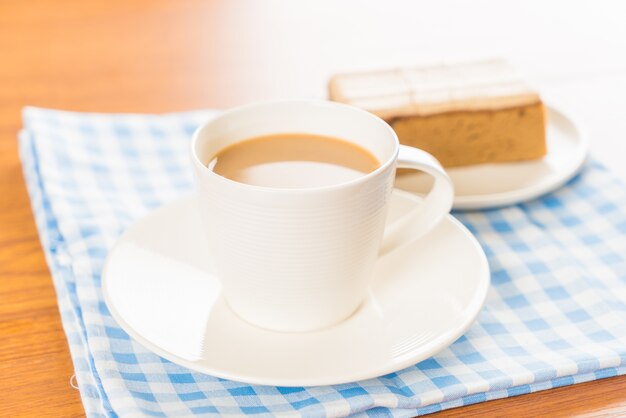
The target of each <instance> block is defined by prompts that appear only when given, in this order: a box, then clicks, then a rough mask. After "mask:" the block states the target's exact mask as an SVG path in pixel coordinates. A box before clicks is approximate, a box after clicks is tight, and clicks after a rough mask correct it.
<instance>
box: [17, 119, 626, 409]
mask: <svg viewBox="0 0 626 418" xmlns="http://www.w3.org/2000/svg"><path fill="white" fill-rule="evenodd" d="M211 114H212V113H211V112H190V113H179V114H167V115H158V116H157V115H122V114H120V115H104V114H82V113H70V112H61V111H53V110H44V109H36V108H27V109H26V110H25V111H24V124H25V129H24V130H23V132H22V133H21V135H20V150H21V157H22V163H23V167H24V173H25V176H26V181H27V183H28V190H29V192H30V196H31V201H32V206H33V211H34V213H35V218H36V221H37V226H38V228H39V234H40V237H41V241H42V244H43V248H44V250H45V254H46V257H47V260H48V264H49V266H50V269H51V272H52V277H53V280H54V284H55V287H56V292H57V297H58V303H59V309H60V311H61V316H62V319H63V326H64V328H65V332H66V334H67V338H68V341H69V345H70V350H71V354H72V359H73V361H74V367H75V370H76V376H77V380H78V384H79V387H80V393H81V396H82V399H83V403H84V405H85V409H86V411H87V414H88V415H89V416H92V417H95V416H124V417H126V416H146V415H147V416H195V415H205V414H220V415H240V414H250V415H258V416H263V415H276V414H286V415H295V416H298V415H306V416H345V415H348V414H358V415H372V416H387V415H390V416H400V417H403V416H412V415H415V414H420V415H421V414H427V413H430V412H434V411H439V410H442V409H446V408H453V407H457V406H461V405H468V404H473V403H476V402H483V401H486V400H490V399H496V398H503V397H508V396H515V395H520V394H524V393H529V392H534V391H538V390H543V389H549V388H554V387H557V386H565V385H571V384H574V383H578V382H584V381H588V380H594V379H600V378H604V377H609V376H615V375H619V374H623V373H624V372H626V187H624V185H623V184H622V183H621V182H620V181H618V180H617V179H616V178H615V177H614V176H612V175H611V174H610V173H608V172H607V171H606V170H605V169H604V168H603V167H602V166H601V165H599V164H597V163H589V164H587V166H586V167H585V168H584V170H583V171H582V173H581V174H580V175H579V176H577V177H576V178H575V179H574V180H572V181H571V182H570V183H569V184H568V185H567V186H565V187H563V188H561V189H560V190H558V191H556V192H554V193H552V194H549V195H547V196H544V197H543V198H540V199H537V200H534V201H532V202H528V203H525V204H520V205H516V206H512V207H508V208H505V209H498V210H489V211H484V212H468V213H457V214H456V216H457V217H458V218H459V219H460V220H461V221H462V222H463V223H464V224H465V225H466V226H467V227H468V228H469V229H470V230H471V231H472V232H473V233H474V234H475V235H476V236H477V237H478V239H479V240H480V242H481V244H482V246H483V248H484V249H485V252H486V253H487V256H488V258H489V264H490V267H491V271H492V287H491V289H490V292H489V295H488V299H487V303H486V306H485V308H484V309H483V311H482V312H481V314H480V315H479V317H478V320H477V321H476V323H475V324H474V325H473V326H472V327H471V328H470V329H469V330H468V332H467V333H466V334H465V335H464V336H463V337H461V338H459V339H458V340H457V341H456V342H455V343H454V344H452V345H451V346H450V347H449V348H447V349H445V350H444V351H442V352H441V353H439V354H437V355H436V356H434V357H432V358H430V359H428V360H425V361H422V362H421V363H419V364H416V365H414V366H411V367H409V368H406V369H404V370H400V371H398V372H396V373H391V374H388V375H386V376H382V377H380V378H376V379H370V380H366V381H361V382H355V383H350V384H343V385H336V386H326V387H308V388H285V387H269V386H256V385H247V384H243V383H238V382H232V381H228V380H223V379H218V378H215V377H212V376H207V375H203V374H200V373H196V372H192V371H190V370H188V369H186V368H184V367H181V366H178V365H176V364H174V363H171V362H169V361H167V360H165V359H163V358H161V357H159V356H157V355H156V354H153V353H151V352H150V351H148V350H147V349H145V348H143V347H142V346H141V345H139V344H138V343H136V342H135V341H133V340H132V339H131V338H129V336H128V335H127V334H126V333H125V332H124V331H122V329H121V328H120V327H119V326H118V325H117V323H116V322H115V321H114V320H113V318H112V317H111V315H110V314H109V312H108V311H107V308H106V306H105V304H104V302H103V300H102V293H101V291H100V273H101V270H102V264H103V262H104V259H105V256H106V254H107V251H108V250H109V248H111V246H112V245H113V244H114V242H115V241H116V239H117V238H118V237H119V235H120V234H121V233H122V231H124V229H125V228H127V227H128V226H129V225H130V224H132V223H133V222H134V221H135V220H137V219H139V218H140V217H142V216H143V215H145V214H146V213H148V212H149V211H151V210H152V209H154V208H156V207H158V206H160V205H162V204H164V203H166V202H169V201H172V200H174V199H176V198H178V197H179V196H181V195H183V194H185V193H188V192H190V191H191V190H192V179H191V175H190V169H189V161H188V154H187V153H188V149H187V148H188V145H189V139H190V136H191V134H192V132H193V131H194V129H195V128H196V126H198V124H199V123H201V122H202V121H204V120H206V119H207V118H208V117H210V116H211ZM68 390H70V389H69V383H68Z"/></svg>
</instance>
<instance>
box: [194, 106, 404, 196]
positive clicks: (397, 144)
mask: <svg viewBox="0 0 626 418" xmlns="http://www.w3.org/2000/svg"><path fill="white" fill-rule="evenodd" d="M278 104H294V105H312V106H323V107H328V108H338V109H347V110H349V111H351V112H355V113H359V114H361V115H362V116H366V117H368V118H371V119H373V120H374V121H376V123H379V124H381V125H382V127H383V128H384V129H385V130H387V131H388V133H389V134H390V138H391V140H392V141H393V142H394V144H393V146H394V149H393V151H392V153H391V156H390V157H389V158H388V159H387V160H386V161H385V162H383V163H381V165H380V166H379V167H378V168H377V169H376V170H374V171H372V172H369V173H367V174H365V175H363V176H359V177H357V178H356V179H353V180H350V181H346V182H343V183H337V184H331V185H328V186H318V187H302V188H280V187H268V186H258V185H253V184H247V183H241V182H238V181H235V180H231V179H229V178H226V177H223V176H220V175H219V174H217V173H215V172H214V171H213V170H210V169H209V168H208V167H207V166H206V165H205V164H204V163H203V162H202V161H201V160H200V158H199V157H198V155H197V153H196V148H197V147H196V146H197V144H198V142H199V141H200V134H201V133H202V131H204V130H205V129H207V128H208V127H209V126H210V125H211V124H213V123H216V122H217V121H218V120H219V119H221V118H223V117H227V116H229V115H231V114H233V113H237V112H241V111H246V110H252V109H254V108H259V107H265V106H272V105H278ZM399 151H400V141H399V140H398V136H397V135H396V132H395V131H394V130H393V128H392V127H391V126H390V125H389V124H388V123H387V122H385V121H384V120H383V119H381V118H380V117H379V116H377V115H375V114H373V113H370V112H368V111H366V110H364V109H361V108H358V107H355V106H351V105H347V104H344V103H338V102H332V101H330V100H321V99H317V100H289V99H286V100H270V101H260V102H254V103H249V104H246V105H242V106H236V107H233V108H230V109H228V110H225V111H223V112H221V113H219V114H218V115H217V116H215V117H214V118H211V119H210V120H208V121H206V122H204V123H203V124H201V125H200V126H199V127H198V128H196V130H195V131H194V133H193V135H192V139H191V157H192V159H193V162H194V164H196V165H197V166H198V167H199V168H200V169H201V170H202V172H205V173H208V175H209V176H210V177H213V178H215V179H216V180H217V181H221V182H223V183H224V184H228V185H231V186H234V187H239V188H241V189H244V190H250V191H253V190H254V191H261V192H267V193H280V194H296V193H315V192H324V191H333V190H337V189H342V188H347V187H352V186H357V185H359V184H361V183H366V182H367V181H369V180H370V179H371V178H373V177H376V176H378V175H379V174H380V173H382V172H384V171H385V170H387V169H388V168H389V166H391V165H392V164H394V163H395V161H396V160H397V159H398V153H399Z"/></svg>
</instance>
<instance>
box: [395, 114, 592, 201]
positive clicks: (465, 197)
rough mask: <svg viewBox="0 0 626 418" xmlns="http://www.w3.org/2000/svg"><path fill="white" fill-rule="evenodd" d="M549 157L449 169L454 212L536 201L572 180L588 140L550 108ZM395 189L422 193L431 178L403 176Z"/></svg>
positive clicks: (547, 136) (397, 181)
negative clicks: (453, 194) (535, 199)
mask: <svg viewBox="0 0 626 418" xmlns="http://www.w3.org/2000/svg"><path fill="white" fill-rule="evenodd" d="M547 109H548V126H547V132H546V140H547V147H548V154H547V155H546V156H545V157H544V158H542V159H541V160H536V161H522V162H516V163H498V164H479V165H474V166H467V167H457V168H449V169H446V171H447V172H448V174H449V175H450V177H451V178H452V182H453V183H454V188H455V198H454V209H486V208H493V207H499V206H506V205H511V204H515V203H520V202H524V201H527V200H531V199H534V198H536V197H538V196H541V195H543V194H545V193H548V192H550V191H552V190H555V189H557V188H559V187H561V186H562V185H563V184H565V183H566V182H567V181H568V180H569V179H571V178H572V177H573V176H574V175H575V174H576V173H577V172H578V170H579V169H580V167H581V166H582V165H583V163H584V162H585V158H586V157H587V153H588V144H587V140H586V138H585V137H584V136H583V135H582V134H581V132H580V131H579V129H578V128H577V127H576V126H575V125H574V123H573V122H572V121H571V119H569V118H568V117H567V116H565V115H564V114H563V113H562V112H560V111H558V110H556V109H554V108H553V107H548V108H547ZM396 187H399V188H400V189H403V190H408V191H412V192H417V193H422V192H424V191H425V190H428V188H429V187H430V185H429V178H427V177H426V176H422V175H420V174H419V173H416V174H410V173H409V174H404V175H402V176H399V177H398V179H397V180H396Z"/></svg>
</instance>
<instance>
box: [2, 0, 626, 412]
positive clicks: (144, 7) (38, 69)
mask: <svg viewBox="0 0 626 418" xmlns="http://www.w3.org/2000/svg"><path fill="white" fill-rule="evenodd" d="M381 3H382V2H381ZM294 4H295V3H294V2H288V1H286V0H285V1H279V0H272V1H264V2H250V1H245V0H240V1H229V2H226V1H224V2H217V1H199V0H198V1H191V0H183V1H148V0H133V1H126V2H111V1H90V2H83V1H78V0H60V1H44V0H33V1H23V2H18V1H3V2H0V51H1V55H0V57H1V58H0V416H7V417H9V416H10V417H20V416H38V417H41V416H55V417H73V416H83V415H84V410H83V409H82V405H81V401H80V397H79V393H78V391H77V390H75V389H73V388H72V387H71V385H70V378H71V376H72V375H73V368H72V364H71V360H70V356H69V351H68V347H67V343H66V340H65V335H64V333H63V330H62V326H61V322H60V319H59V313H58V308H57V304H56V298H55V293H54V289H53V286H52V281H51V279H50V275H49V271H48V268H47V266H46V263H45V260H44V257H43V253H42V251H41V248H40V244H39V241H38V236H37V231H36V229H35V226H34V222H33V218H32V213H31V209H30V205H29V200H28V196H27V194H26V190H25V187H24V183H23V178H22V174H21V167H20V163H19V159H18V154H17V142H16V134H17V132H18V130H19V129H20V125H21V118H20V110H21V108H22V107H23V106H25V105H35V106H45V107H53V108H62V109H73V110H80V111H102V112H109V111H110V112H164V111H174V110H184V109H192V108H203V107H204V108H206V107H227V106H232V105H236V104H242V103H245V102H250V101H255V100H265V99H273V98H286V97H300V98H301V97H324V96H325V94H326V92H325V82H326V79H327V77H328V75H329V74H330V73H331V72H333V71H335V70H337V69H341V68H343V67H348V66H350V65H351V66H353V67H359V66H360V65H369V64H371V63H372V62H373V61H374V62H376V61H375V60H376V59H377V58H376V56H374V57H373V58H372V54H370V53H368V52H367V51H364V45H363V42H364V39H365V40H366V41H367V42H369V45H370V46H371V48H373V50H374V51H375V52H376V51H378V52H377V53H378V54H379V55H380V56H381V57H382V55H381V54H382V51H385V53H389V54H391V55H393V54H401V53H405V52H406V51H408V50H411V49H412V48H413V49H414V48H418V49H419V48H426V47H425V46H424V45H427V44H426V43H424V41H423V39H422V38H423V37H420V36H418V35H417V32H416V35H415V36H412V33H411V31H412V30H414V29H413V28H414V27H413V26H411V25H404V27H403V31H402V32H399V31H398V28H397V27H396V26H397V25H396V24H395V22H397V21H398V19H400V20H401V19H404V17H402V16H407V15H409V16H410V15H411V13H414V10H411V7H413V6H411V5H412V4H413V3H403V4H402V7H405V8H407V10H406V12H403V13H400V12H401V10H395V11H394V12H393V14H390V13H387V14H385V15H384V16H382V17H381V8H380V7H381V6H379V5H376V4H377V3H369V2H367V3H364V2H357V1H346V2H337V3H336V4H337V6H332V5H331V3H330V2H328V1H324V2H306V3H304V2H300V3H298V4H297V6H298V7H296V6H294ZM347 17H351V19H347ZM415 28H416V26H415ZM415 30H417V29H415ZM423 50H425V49H423ZM374 55H375V54H374ZM381 66H384V63H381ZM620 415H621V416H626V377H617V378H611V379H605V380H603V381H596V382H590V383H586V384H580V385H575V386H572V387H566V388H561V389H555V390H549V391H544V392H540V393H536V394H531V395H524V396H518V397H515V398H509V399H504V400H497V401H491V402H485V403H481V404H478V405H473V406H468V407H463V408H458V409H453V410H449V411H444V412H442V413H439V414H435V415H434V416H442V417H443V416H447V417H457V416H486V417H499V416H509V417H516V416H519V417H522V416H551V417H561V416H577V417H583V416H607V417H608V416H620Z"/></svg>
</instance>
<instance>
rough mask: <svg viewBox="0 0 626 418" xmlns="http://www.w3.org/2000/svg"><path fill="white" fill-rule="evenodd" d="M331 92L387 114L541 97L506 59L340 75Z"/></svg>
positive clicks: (489, 106) (488, 106)
mask: <svg viewBox="0 0 626 418" xmlns="http://www.w3.org/2000/svg"><path fill="white" fill-rule="evenodd" d="M330 95H331V99H332V100H336V101H339V102H344V103H348V104H352V105H354V106H358V107H361V108H364V109H367V110H369V111H370V112H372V113H375V114H377V115H379V116H381V117H383V118H386V119H389V118H393V117H398V116H408V115H429V114H434V113H442V112H452V111H462V110H495V109H501V108H508V107H517V106H525V105H530V104H534V103H538V102H540V99H539V95H538V94H537V93H536V92H534V91H533V90H532V89H531V88H530V87H529V86H528V85H527V84H526V82H525V81H524V80H523V79H522V78H521V76H520V75H519V74H518V73H517V71H515V69H514V68H513V67H511V66H510V65H509V64H508V63H507V62H506V61H504V60H489V61H480V62H472V63H461V64H454V65H450V64H448V65H436V66H430V67H420V68H411V69H406V68H400V69H393V70H386V71H375V72H364V73H352V74H342V75H337V76H335V77H333V78H332V79H331V81H330Z"/></svg>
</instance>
